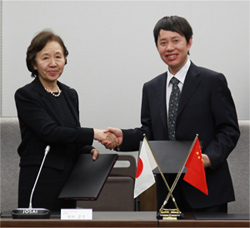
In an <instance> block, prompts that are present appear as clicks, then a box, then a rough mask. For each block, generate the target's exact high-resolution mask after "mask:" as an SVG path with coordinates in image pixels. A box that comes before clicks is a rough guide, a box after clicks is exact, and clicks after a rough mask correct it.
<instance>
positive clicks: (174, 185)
mask: <svg viewBox="0 0 250 228" xmlns="http://www.w3.org/2000/svg"><path fill="white" fill-rule="evenodd" d="M198 137H199V135H198V134H196V136H195V139H194V141H193V143H192V145H191V146H190V149H189V151H188V154H187V157H186V159H185V161H184V162H183V165H182V167H181V168H180V170H179V172H178V174H177V176H176V178H175V180H174V183H173V184H172V187H171V192H173V191H174V189H175V187H176V185H177V182H178V181H179V179H180V177H181V174H182V172H183V170H184V168H185V165H186V163H187V160H188V158H189V155H190V153H191V151H192V150H193V147H194V144H195V142H196V140H197V138H198ZM169 197H170V192H168V195H167V197H166V199H165V201H164V202H163V205H162V207H161V209H160V210H162V209H163V208H164V207H165V205H166V204H167V202H168V200H169Z"/></svg>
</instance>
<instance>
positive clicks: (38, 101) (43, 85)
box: [15, 31, 116, 211]
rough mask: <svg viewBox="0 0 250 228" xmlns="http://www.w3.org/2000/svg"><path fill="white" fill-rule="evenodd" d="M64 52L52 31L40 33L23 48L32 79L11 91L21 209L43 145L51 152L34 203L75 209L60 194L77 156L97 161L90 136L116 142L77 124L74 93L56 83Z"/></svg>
mask: <svg viewBox="0 0 250 228" xmlns="http://www.w3.org/2000/svg"><path fill="white" fill-rule="evenodd" d="M67 56H68V51H67V48H66V47H65V45H64V43H63V41H62V39H61V38H60V37H59V36H57V35H55V34H54V33H52V32H50V31H42V32H40V33H38V34H37V35H36V36H35V37H34V38H33V40H32V42H31V44H30V46H29V47H28V50H27V57H26V63H27V67H28V70H29V71H30V72H31V75H32V77H34V78H35V79H34V80H33V81H32V82H31V83H30V84H27V85H25V86H24V87H22V88H20V89H18V90H17V91H16V93H15V101H16V107H17V113H18V119H19V123H20V130H21V138H22V142H21V144H20V146H19V147H18V153H19V155H20V175H19V192H18V207H19V208H27V207H29V200H30V199H29V197H30V194H31V189H32V187H33V185H34V183H35V179H36V176H37V173H38V170H39V166H40V164H41V161H42V159H43V156H44V151H45V148H46V146H47V145H50V151H49V153H48V155H47V157H46V160H45V163H44V167H43V169H42V172H41V175H40V177H39V181H38V183H37V186H36V189H35V192H34V195H33V201H32V206H33V207H34V208H46V209H49V210H51V211H59V210H60V209H61V208H75V207H76V201H67V200H59V199H58V195H59V194H60V192H61V190H62V187H63V185H64V183H65V181H66V179H67V177H68V175H69V173H70V171H71V170H72V168H73V166H74V164H75V163H76V160H77V158H78V156H79V154H81V153H91V154H92V155H93V159H96V158H97V157H98V154H99V151H98V150H96V149H95V148H94V147H92V146H91V145H92V142H93V139H95V140H98V141H102V140H104V139H108V140H110V143H115V140H116V139H115V136H113V135H111V134H107V133H104V132H103V131H102V130H98V129H92V128H82V127H80V122H79V109H78V95H77V92H76V91H75V90H74V89H72V88H70V87H68V86H66V85H64V84H62V83H60V82H59V81H58V78H59V77H60V76H61V74H62V73H63V69H64V66H65V64H66V63H67ZM90 172H91V171H90Z"/></svg>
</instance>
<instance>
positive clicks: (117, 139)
mask: <svg viewBox="0 0 250 228" xmlns="http://www.w3.org/2000/svg"><path fill="white" fill-rule="evenodd" d="M94 139H95V140H98V141H99V142H100V143H102V145H103V146H105V148H106V149H110V150H112V149H115V148H116V147H117V146H120V145H121V144H122V141H123V133H122V130H121V129H119V128H111V127H109V128H107V129H106V130H100V129H94Z"/></svg>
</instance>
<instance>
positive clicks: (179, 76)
mask: <svg viewBox="0 0 250 228" xmlns="http://www.w3.org/2000/svg"><path fill="white" fill-rule="evenodd" d="M190 64H191V61H190V60H189V59H188V60H187V62H186V64H185V65H184V66H183V67H182V68H181V69H180V70H179V71H178V72H177V73H176V75H173V74H171V73H170V71H169V69H168V70H167V73H168V77H167V85H166V86H167V89H166V93H167V94H166V102H167V113H168V110H169V98H170V94H171V92H172V87H173V85H172V83H170V80H171V79H172V77H176V78H177V79H178V80H179V81H180V82H179V84H178V87H179V89H180V92H181V91H182V88H183V85H184V81H185V78H186V75H187V72H188V69H189V67H190Z"/></svg>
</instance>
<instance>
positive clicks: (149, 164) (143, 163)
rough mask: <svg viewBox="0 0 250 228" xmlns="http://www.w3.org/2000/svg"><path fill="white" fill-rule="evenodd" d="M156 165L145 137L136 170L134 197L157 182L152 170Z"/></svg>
mask: <svg viewBox="0 0 250 228" xmlns="http://www.w3.org/2000/svg"><path fill="white" fill-rule="evenodd" d="M156 167H157V163H156V161H155V159H154V156H153V154H152V151H151V149H150V147H149V145H148V142H147V141H146V138H145V137H144V139H143V142H142V146H141V150H140V156H139V159H138V165H137V171H136V179H135V187H134V198H136V197H137V196H139V195H140V194H141V193H143V192H144V191H146V190H147V189H148V188H150V187H151V186H152V185H153V184H154V183H155V178H154V174H153V172H152V170H153V169H155V168H156Z"/></svg>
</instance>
